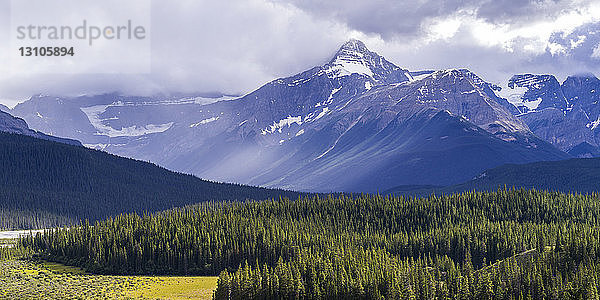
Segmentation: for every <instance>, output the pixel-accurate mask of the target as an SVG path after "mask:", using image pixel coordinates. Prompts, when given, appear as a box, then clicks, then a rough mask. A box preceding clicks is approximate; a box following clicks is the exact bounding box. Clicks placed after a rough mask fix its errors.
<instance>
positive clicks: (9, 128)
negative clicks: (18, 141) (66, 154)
mask: <svg viewBox="0 0 600 300" xmlns="http://www.w3.org/2000/svg"><path fill="white" fill-rule="evenodd" d="M0 132H6V133H14V134H22V135H27V136H32V137H36V138H39V139H43V140H48V141H54V142H60V143H64V144H69V145H75V146H81V143H80V142H79V141H76V140H73V139H66V138H58V137H54V136H50V135H46V134H43V133H41V132H38V131H35V130H31V129H29V126H28V125H27V123H26V122H25V121H24V120H23V119H20V118H16V117H13V116H12V115H10V114H9V113H6V112H3V111H0Z"/></svg>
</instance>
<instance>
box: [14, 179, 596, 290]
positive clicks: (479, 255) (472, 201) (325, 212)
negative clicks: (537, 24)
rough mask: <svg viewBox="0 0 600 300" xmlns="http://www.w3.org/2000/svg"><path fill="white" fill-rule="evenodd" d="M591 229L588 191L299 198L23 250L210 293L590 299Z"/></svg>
mask: <svg viewBox="0 0 600 300" xmlns="http://www.w3.org/2000/svg"><path fill="white" fill-rule="evenodd" d="M599 225H600V203H599V201H598V195H597V194H592V195H588V196H585V195H574V194H562V193H551V192H538V191H534V190H506V189H501V190H498V191H497V192H490V193H488V192H465V193H462V194H456V195H450V196H430V197H428V198H403V197H391V196H386V197H384V196H378V195H372V196H371V195H340V196H329V197H319V196H306V197H304V198H298V199H288V198H280V199H275V200H267V201H244V202H206V203H202V204H199V205H194V206H188V207H184V208H180V209H174V210H169V211H165V212H160V213H154V214H145V215H137V214H127V215H121V216H117V217H113V218H108V219H107V220H105V221H101V222H96V223H93V224H91V223H88V222H85V223H83V224H81V225H80V226H77V227H73V228H71V229H70V230H55V231H48V232H47V233H46V234H44V235H37V236H36V237H29V238H25V239H22V240H21V241H20V242H19V247H18V248H19V249H27V251H33V252H36V253H39V255H40V256H41V257H43V258H45V259H49V260H54V261H57V262H62V263H66V264H70V265H75V266H80V267H84V268H85V269H87V270H88V271H92V272H96V273H104V274H189V275H191V274H194V275H217V274H218V275H219V280H218V287H217V290H216V291H215V294H214V297H215V298H216V299H273V298H284V299H363V298H368V299H383V298H385V299H598V282H599V279H600V278H599V277H598V276H599V271H600V263H599V262H600V259H599V256H600V230H598V228H599ZM23 251H25V250H23Z"/></svg>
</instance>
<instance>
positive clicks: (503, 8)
mask: <svg viewBox="0 0 600 300" xmlns="http://www.w3.org/2000/svg"><path fill="white" fill-rule="evenodd" d="M13 1H14V0H13ZM18 1H24V0H18ZM48 1H58V0H48ZM60 1H63V2H64V1H78V3H84V2H82V1H83V0H60ZM96 3H98V2H96ZM121 3H124V2H121ZM126 3H127V6H129V9H130V10H123V9H121V10H120V11H129V12H130V13H129V14H128V15H125V16H123V15H121V16H119V18H121V19H123V18H125V19H131V20H133V21H134V22H142V23H143V22H146V21H147V22H149V24H147V29H148V43H149V44H148V52H149V57H150V62H149V65H148V68H139V69H130V70H131V72H124V73H123V74H120V73H119V72H116V73H115V72H112V74H111V73H106V72H104V71H103V70H102V67H103V66H104V64H103V63H102V62H100V61H99V60H98V57H97V56H93V55H91V56H83V55H80V56H79V57H77V59H78V60H77V61H75V63H77V64H78V69H77V71H76V72H66V73H65V72H62V71H64V70H65V69H67V67H66V66H67V62H68V61H67V60H62V61H61V60H56V59H57V58H53V59H54V60H53V61H52V62H53V63H52V64H46V63H44V62H43V61H40V60H39V59H38V60H36V59H23V58H21V59H16V58H14V54H15V53H16V52H17V48H18V42H17V43H16V44H15V43H14V42H11V43H7V42H3V43H0V103H5V104H8V105H14V104H15V103H16V102H18V101H23V100H25V99H27V98H28V97H29V96H31V95H33V94H38V93H41V94H51V95H79V94H84V93H86V94H93V93H102V92H111V91H120V92H122V93H124V94H139V95H150V94H158V93H173V92H185V93H203V92H223V93H228V94H243V93H246V92H249V91H251V90H253V89H255V88H257V87H259V86H260V85H262V84H264V83H266V82H268V81H270V80H272V79H274V78H277V77H283V76H288V75H292V74H294V73H298V72H300V71H303V70H305V69H308V68H310V67H312V66H314V65H318V64H323V63H325V62H327V61H328V60H329V58H330V57H331V56H332V55H333V53H335V51H336V50H337V48H338V47H339V46H340V45H341V44H342V43H343V42H344V41H346V40H348V39H350V38H357V39H360V40H362V41H363V42H365V44H366V45H367V47H369V48H370V49H371V50H373V51H376V52H378V53H379V54H381V55H383V56H385V57H386V58H387V59H388V60H390V61H392V62H394V63H395V64H397V65H398V66H400V67H403V68H408V69H410V70H421V69H442V68H454V67H466V68H469V69H471V70H472V71H474V72H476V73H478V74H479V75H481V76H482V77H483V78H484V79H486V80H488V81H490V82H493V83H498V84H502V83H504V82H506V80H508V78H509V77H510V76H511V75H512V74H515V73H525V72H528V73H552V74H555V75H557V76H558V77H559V79H564V78H565V77H566V76H567V75H569V74H573V73H580V72H593V73H595V74H596V75H600V68H599V67H600V1H598V0H595V1H591V0H568V1H560V0H555V1H552V0H548V1H537V0H534V1H517V0H489V1H472V0H445V1H429V0H416V1H395V0H364V1H358V0H346V1H334V0H330V1H323V0H227V1H222V0H205V1H199V0H170V1H162V0H154V1H149V0H129V1H127V2H126ZM79 5H80V6H81V5H82V4H79ZM52 7H61V6H51V7H47V8H44V9H38V10H32V11H31V14H28V15H29V17H32V18H41V19H43V17H44V16H48V15H50V16H54V18H57V17H56V16H59V17H58V19H61V20H62V19H63V17H65V16H64V15H65V14H66V13H65V9H64V6H62V8H54V9H53V8H52ZM136 7H139V8H143V9H139V10H136V9H135V8H136ZM67 11H68V10H67ZM98 11H101V10H91V9H90V10H89V12H88V14H92V15H91V16H90V15H86V19H90V18H91V19H93V20H96V21H97V22H99V23H102V20H106V22H107V24H110V20H111V18H112V17H114V16H112V15H111V13H110V11H107V12H104V13H97V12H98ZM19 14H23V12H17V13H16V12H15V9H14V7H13V6H12V5H11V1H10V0H0V39H2V40H5V41H10V40H11V39H14V35H15V32H14V28H12V27H11V26H13V27H14V23H15V18H17V19H18V18H19ZM72 15H75V16H79V14H72ZM71 17H73V16H71ZM65 18H66V17H65ZM9 20H12V23H11V21H9ZM98 20H100V21H98ZM17 21H18V20H17ZM114 22H117V21H114ZM100 44H101V45H100V47H97V48H93V49H95V50H97V51H100V50H102V49H103V48H102V47H101V46H102V43H100ZM111 45H113V46H114V43H113V44H108V43H106V44H105V45H104V46H106V47H112V46H111ZM123 45H125V46H123ZM126 45H127V44H120V48H119V49H120V50H119V51H118V53H119V54H118V55H117V56H115V57H113V59H116V60H119V59H120V60H121V61H113V62H112V63H113V64H114V65H115V66H128V65H127V64H128V63H131V62H132V61H135V60H137V59H139V57H145V56H144V55H143V54H144V53H143V52H144V51H141V52H140V51H139V49H134V50H132V49H133V48H127V46H126ZM94 47H95V46H94ZM107 49H108V48H107ZM111 49H113V50H114V49H116V48H115V47H112V48H111ZM128 49H129V50H128ZM102 51H104V50H102ZM84 52H85V51H84ZM84 52H80V53H84ZM99 53H102V52H99ZM106 53H108V50H106ZM86 60H87V61H86ZM57 62H58V65H57ZM60 64H63V65H64V66H65V67H64V68H63V67H62V66H61V65H60ZM71 65H72V64H71ZM103 73H105V74H103ZM125 73H127V74H125Z"/></svg>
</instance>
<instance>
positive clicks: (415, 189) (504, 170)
mask: <svg viewBox="0 0 600 300" xmlns="http://www.w3.org/2000/svg"><path fill="white" fill-rule="evenodd" d="M503 186H507V187H509V188H511V187H515V188H526V189H530V188H535V189H537V190H548V191H560V192H564V193H570V192H571V193H586V194H589V193H594V192H596V193H597V192H600V158H579V159H569V160H561V161H543V162H535V163H529V164H521V165H516V164H508V165H504V166H500V167H497V168H494V169H490V170H487V171H485V172H483V173H482V174H480V175H479V176H477V177H476V178H474V179H473V180H469V181H467V182H465V183H462V184H457V185H453V186H448V187H433V186H400V187H397V188H394V189H391V190H389V191H386V192H385V193H386V194H404V195H416V196H427V195H431V194H432V193H437V194H442V193H445V194H452V193H457V192H463V191H472V190H477V191H494V190H496V189H497V188H498V187H503Z"/></svg>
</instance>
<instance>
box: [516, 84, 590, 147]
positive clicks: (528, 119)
mask: <svg viewBox="0 0 600 300" xmlns="http://www.w3.org/2000/svg"><path fill="white" fill-rule="evenodd" d="M508 86H509V89H507V91H506V92H505V94H506V95H507V98H509V101H511V102H512V103H513V104H514V105H515V107H516V108H517V109H518V110H519V112H518V114H517V116H518V118H519V119H520V120H522V121H523V122H524V123H526V124H527V125H528V126H529V128H530V129H531V131H532V132H533V133H534V134H535V135H537V136H538V137H540V138H542V139H544V140H546V141H548V142H550V143H552V144H553V145H555V146H556V147H558V148H559V149H561V150H563V151H566V152H569V153H570V154H572V155H574V156H576V157H597V156H598V154H599V153H600V151H599V150H600V148H598V146H599V145H600V128H598V125H600V106H599V105H598V101H599V100H600V94H599V93H600V80H599V79H598V78H596V77H595V76H594V75H593V74H580V75H574V76H569V77H568V78H567V79H566V80H565V81H564V82H563V83H559V82H558V80H557V79H556V78H555V77H554V76H552V75H534V74H521V75H515V76H513V77H512V78H511V79H510V80H509V83H508Z"/></svg>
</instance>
